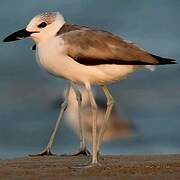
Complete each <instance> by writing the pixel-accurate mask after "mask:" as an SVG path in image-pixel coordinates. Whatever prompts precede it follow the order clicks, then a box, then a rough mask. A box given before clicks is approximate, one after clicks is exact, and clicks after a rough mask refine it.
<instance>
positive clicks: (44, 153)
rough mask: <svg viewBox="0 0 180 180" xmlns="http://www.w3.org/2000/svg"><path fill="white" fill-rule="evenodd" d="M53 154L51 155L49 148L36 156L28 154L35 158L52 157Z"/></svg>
mask: <svg viewBox="0 0 180 180" xmlns="http://www.w3.org/2000/svg"><path fill="white" fill-rule="evenodd" d="M54 155H55V154H53V153H52V152H51V149H50V148H46V149H44V150H43V151H41V152H39V153H37V154H29V156H30V157H36V156H54Z"/></svg>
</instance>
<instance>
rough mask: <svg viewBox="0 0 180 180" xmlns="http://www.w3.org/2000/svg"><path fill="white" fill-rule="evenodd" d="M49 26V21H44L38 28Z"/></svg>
mask: <svg viewBox="0 0 180 180" xmlns="http://www.w3.org/2000/svg"><path fill="white" fill-rule="evenodd" d="M46 26H47V23H45V22H42V23H41V24H39V25H38V28H44V27H46Z"/></svg>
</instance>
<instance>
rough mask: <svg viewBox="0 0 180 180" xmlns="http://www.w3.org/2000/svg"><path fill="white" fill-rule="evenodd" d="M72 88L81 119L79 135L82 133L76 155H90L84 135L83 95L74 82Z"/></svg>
mask: <svg viewBox="0 0 180 180" xmlns="http://www.w3.org/2000/svg"><path fill="white" fill-rule="evenodd" d="M71 85H72V88H73V90H74V92H75V94H76V99H77V102H78V119H79V135H80V151H79V152H78V153H76V154H74V156H78V155H85V156H90V152H89V151H88V150H87V149H86V142H85V137H84V128H83V122H82V118H81V105H82V96H81V92H80V91H79V89H78V88H77V86H76V85H75V84H74V83H71Z"/></svg>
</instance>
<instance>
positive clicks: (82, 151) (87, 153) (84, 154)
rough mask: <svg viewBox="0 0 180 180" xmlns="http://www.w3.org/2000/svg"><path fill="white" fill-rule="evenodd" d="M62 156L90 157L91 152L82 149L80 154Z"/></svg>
mask: <svg viewBox="0 0 180 180" xmlns="http://www.w3.org/2000/svg"><path fill="white" fill-rule="evenodd" d="M61 156H86V157H90V156H91V153H90V152H89V150H88V149H81V150H80V151H79V152H77V153H75V154H70V155H68V154H63V155H61Z"/></svg>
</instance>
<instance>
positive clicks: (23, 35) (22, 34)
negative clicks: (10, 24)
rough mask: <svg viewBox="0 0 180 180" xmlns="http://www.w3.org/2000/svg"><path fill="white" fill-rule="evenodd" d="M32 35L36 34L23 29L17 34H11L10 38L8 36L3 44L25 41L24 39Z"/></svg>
mask: <svg viewBox="0 0 180 180" xmlns="http://www.w3.org/2000/svg"><path fill="white" fill-rule="evenodd" d="M32 33H34V32H29V31H27V30H26V29H21V30H19V31H16V32H14V33H12V34H10V35H9V36H7V37H6V38H5V39H4V40H3V42H9V41H17V40H20V39H24V38H27V37H30V35H31V34H32Z"/></svg>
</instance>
